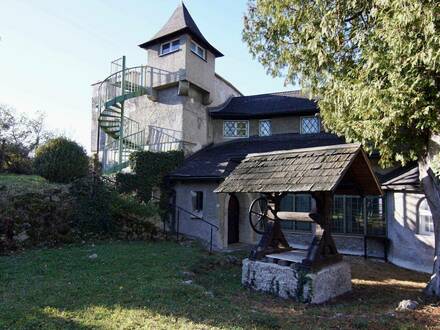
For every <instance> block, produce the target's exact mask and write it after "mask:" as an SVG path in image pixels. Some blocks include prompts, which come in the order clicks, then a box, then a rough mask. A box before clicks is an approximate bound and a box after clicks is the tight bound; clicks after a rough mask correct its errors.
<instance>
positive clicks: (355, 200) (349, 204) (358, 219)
mask: <svg viewBox="0 0 440 330" xmlns="http://www.w3.org/2000/svg"><path fill="white" fill-rule="evenodd" d="M345 226H346V232H347V233H352V234H363V233H364V206H363V202H362V198H361V197H358V196H347V197H346V198H345Z"/></svg>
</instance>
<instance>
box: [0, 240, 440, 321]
mask: <svg viewBox="0 0 440 330" xmlns="http://www.w3.org/2000/svg"><path fill="white" fill-rule="evenodd" d="M93 253H96V254H97V255H98V257H97V259H94V260H92V259H89V258H88V256H89V255H91V254H93ZM224 260H225V256H224V255H213V256H208V255H207V253H206V252H205V251H203V250H201V249H200V248H198V247H197V246H191V245H188V246H187V245H179V244H176V243H174V242H150V243H143V242H133V243H122V242H113V243H111V242H108V243H101V244H97V245H96V246H94V245H92V244H90V243H87V244H84V245H80V246H68V247H64V248H60V249H43V250H30V251H27V252H24V253H22V254H18V255H13V256H7V257H0V283H1V285H0V328H3V329H61V328H63V329H66V328H67V329H69V328H70V329H138V328H144V329H151V328H154V329H181V328H184V329H206V328H228V329H240V328H246V329H249V328H250V329H253V328H255V329H268V328H286V329H310V328H331V327H333V328H334V327H339V328H377V329H381V328H389V329H405V328H408V329H414V328H422V327H424V326H426V325H433V324H435V323H434V322H436V321H438V319H434V318H436V317H438V315H439V313H440V307H438V306H436V305H433V304H431V305H429V304H424V305H423V306H422V308H420V309H419V310H417V311H415V312H410V313H395V312H394V308H395V307H396V306H397V304H398V302H399V301H400V300H402V299H414V298H416V297H418V296H420V290H421V288H423V285H424V282H425V281H426V276H425V275H423V274H418V273H414V272H410V271H405V270H401V269H399V268H397V267H394V266H391V265H388V264H383V263H378V262H372V261H367V262H365V261H363V260H362V259H360V258H348V260H349V261H350V262H351V264H352V268H353V284H354V290H353V293H351V294H348V295H346V296H344V297H341V298H338V299H336V300H335V301H334V302H332V303H329V304H325V305H322V306H306V305H302V304H297V303H293V302H291V301H285V300H282V299H278V298H274V297H271V296H269V295H266V294H261V293H256V292H253V291H249V290H247V289H244V288H242V287H241V285H240V277H241V267H240V266H238V265H231V264H228V263H225V262H224ZM185 271H193V272H195V276H194V277H193V283H192V284H185V283H183V281H184V280H186V279H188V277H187V276H188V275H185V274H184V273H182V272H185Z"/></svg>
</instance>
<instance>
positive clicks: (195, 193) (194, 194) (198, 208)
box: [191, 190, 205, 214]
mask: <svg viewBox="0 0 440 330" xmlns="http://www.w3.org/2000/svg"><path fill="white" fill-rule="evenodd" d="M200 196H201V197H200ZM204 204H205V194H204V193H203V190H191V209H192V212H194V213H196V214H202V213H203V207H204Z"/></svg>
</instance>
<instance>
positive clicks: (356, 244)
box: [92, 4, 434, 272]
mask: <svg viewBox="0 0 440 330" xmlns="http://www.w3.org/2000/svg"><path fill="white" fill-rule="evenodd" d="M139 46H140V47H141V48H143V49H145V50H146V51H147V54H148V61H147V65H144V66H139V67H134V68H127V67H126V65H125V59H122V60H120V61H115V62H114V63H113V64H114V67H115V69H114V70H113V72H112V74H111V75H110V76H109V77H108V78H106V79H104V80H103V81H101V82H99V83H97V84H95V85H93V89H94V94H93V95H94V96H93V99H92V122H93V126H92V149H93V151H95V152H98V153H99V156H100V159H101V161H102V162H103V165H104V169H105V170H106V171H109V172H111V171H116V170H120V169H121V168H123V167H124V166H125V164H126V161H127V157H128V155H129V154H130V153H131V152H133V151H134V150H151V151H156V152H162V151H168V150H183V151H184V152H185V155H186V156H187V158H186V161H185V163H184V165H183V166H182V167H181V168H179V169H177V170H176V171H174V172H173V173H171V175H170V179H171V182H172V184H173V187H174V191H175V196H174V200H175V204H176V205H177V206H178V207H180V208H181V209H183V210H186V211H188V212H189V213H188V212H178V210H177V209H176V212H174V214H173V219H174V221H173V225H174V226H176V225H177V223H178V226H179V228H178V229H179V232H181V233H184V234H186V235H188V236H193V237H196V238H199V239H201V240H203V241H206V242H209V241H210V240H211V237H212V242H213V245H214V247H215V248H216V249H227V248H229V247H231V245H234V244H236V243H249V244H254V243H255V242H256V241H257V239H258V237H257V234H256V233H255V232H254V231H252V229H251V227H250V225H249V221H248V208H249V205H250V203H251V202H252V201H253V200H254V199H255V198H256V197H258V196H257V195H256V194H247V193H237V194H217V193H215V192H214V190H215V189H216V188H217V187H218V185H219V184H220V183H221V182H222V181H223V180H224V179H225V177H227V176H228V174H229V173H230V172H231V171H232V170H233V169H234V168H235V167H236V166H237V164H239V163H240V162H241V160H242V159H244V158H245V157H246V156H247V155H249V154H254V153H263V152H273V151H281V150H292V149H299V148H310V147H322V146H332V145H339V144H344V143H345V141H344V140H343V139H342V138H339V137H337V136H335V135H332V134H329V133H326V132H324V131H323V129H322V127H321V123H320V118H319V109H318V107H317V104H316V102H314V101H313V100H310V99H308V98H307V97H305V96H304V95H302V94H301V92H299V91H292V92H281V93H269V94H262V95H252V96H243V95H242V94H241V93H240V91H239V90H238V89H237V88H235V87H234V86H233V85H232V84H231V83H229V82H228V81H227V80H225V79H224V78H222V77H221V76H220V75H218V74H217V73H216V72H215V62H216V59H217V58H219V57H221V56H223V55H222V53H221V52H220V51H219V50H217V49H216V48H215V47H214V46H213V45H212V44H210V43H209V42H208V41H207V39H206V38H205V37H204V36H203V34H202V33H201V32H200V30H199V29H198V27H197V25H196V24H195V22H194V20H193V19H192V17H191V15H190V14H189V12H188V10H187V8H186V7H185V5H183V4H182V5H180V6H179V7H177V9H176V10H175V11H174V13H173V14H172V16H171V18H170V19H169V20H168V22H167V23H166V24H165V25H164V26H163V27H162V29H160V31H159V32H158V33H157V34H156V35H155V36H154V37H153V38H152V39H150V40H149V41H147V42H145V43H143V44H141V45H139ZM370 161H371V163H372V164H373V166H374V169H375V172H376V175H377V177H378V178H379V180H380V182H381V185H382V189H383V190H384V192H385V194H384V196H356V195H337V196H335V198H334V205H333V221H332V231H333V235H334V237H335V241H336V244H337V246H338V249H339V251H340V252H342V253H347V254H357V255H363V254H364V253H365V251H366V252H367V254H368V255H370V256H375V257H386V258H388V260H389V261H390V262H393V263H395V264H397V265H400V266H402V267H406V268H410V269H415V270H419V271H425V272H431V270H432V263H433V255H434V236H433V223H432V217H431V215H430V213H429V208H428V206H427V203H426V200H425V198H424V195H423V193H422V192H421V189H420V185H419V180H418V171H417V166H415V165H413V166H408V167H406V168H392V169H386V170H383V169H380V168H379V167H378V166H377V159H376V158H375V157H374V155H373V156H372V157H371V159H370ZM279 179H282V178H279ZM310 204H311V199H310V196H308V195H305V194H303V195H298V194H297V195H295V194H291V195H287V196H286V197H285V198H284V199H283V201H282V207H283V208H285V209H286V210H295V211H307V210H308V209H309V208H310ZM177 217H178V221H176V220H177ZM283 228H284V231H285V233H286V236H287V237H288V240H289V242H290V243H291V244H292V245H293V246H296V247H299V248H301V247H305V246H308V245H309V242H310V240H311V239H312V237H313V233H314V230H315V228H314V226H313V225H311V224H309V223H304V222H298V221H285V222H283ZM365 243H367V244H365Z"/></svg>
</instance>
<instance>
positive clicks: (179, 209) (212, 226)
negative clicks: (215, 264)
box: [98, 176, 220, 253]
mask: <svg viewBox="0 0 440 330" xmlns="http://www.w3.org/2000/svg"><path fill="white" fill-rule="evenodd" d="M98 179H99V180H102V181H103V182H105V183H107V184H109V185H110V186H111V187H112V188H113V189H116V184H117V183H116V181H115V180H114V179H111V178H109V177H105V176H99V177H98ZM151 198H152V199H155V200H157V201H160V198H158V197H155V196H151ZM168 206H169V208H170V209H172V208H174V210H175V211H176V210H177V219H176V220H177V221H176V240H177V241H179V235H180V231H179V229H180V212H182V213H186V214H188V215H189V216H191V217H192V218H194V219H197V220H200V221H202V222H203V223H205V224H207V225H208V226H209V232H210V234H209V253H212V248H213V231H214V230H215V231H216V232H217V231H219V230H220V228H219V226H217V225H215V224H213V223H212V222H209V221H208V220H206V219H204V218H203V217H201V216H199V215H197V214H194V213H192V212H191V211H188V210H187V209H185V208H183V207H181V206H179V205H177V204H175V203H172V202H169V203H168ZM163 231H164V233H166V222H165V221H164V223H163Z"/></svg>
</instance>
